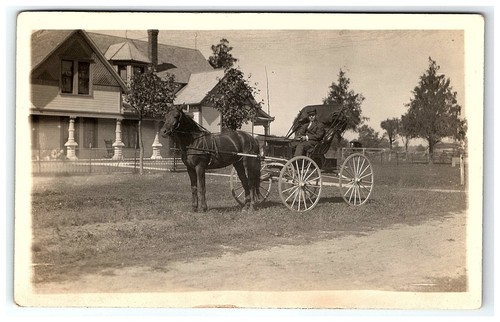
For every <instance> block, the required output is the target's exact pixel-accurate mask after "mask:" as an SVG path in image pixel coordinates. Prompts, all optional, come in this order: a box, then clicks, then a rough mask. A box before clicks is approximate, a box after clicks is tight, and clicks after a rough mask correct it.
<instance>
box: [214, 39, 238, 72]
mask: <svg viewBox="0 0 500 322" xmlns="http://www.w3.org/2000/svg"><path fill="white" fill-rule="evenodd" d="M211 48H212V52H213V55H212V56H210V57H209V58H208V63H209V64H210V65H211V66H212V67H213V68H216V69H217V68H224V69H229V68H232V67H233V65H234V63H236V62H237V61H238V59H236V58H234V57H233V55H232V54H231V53H230V51H231V50H233V47H231V46H229V41H228V40H227V39H225V38H222V39H221V40H220V43H219V44H217V45H212V47H211Z"/></svg>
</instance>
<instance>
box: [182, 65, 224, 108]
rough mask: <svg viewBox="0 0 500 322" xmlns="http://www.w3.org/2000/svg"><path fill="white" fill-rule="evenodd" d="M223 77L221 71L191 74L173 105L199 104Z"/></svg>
mask: <svg viewBox="0 0 500 322" xmlns="http://www.w3.org/2000/svg"><path fill="white" fill-rule="evenodd" d="M223 77H224V70H223V69H216V70H212V71H210V72H203V73H196V74H191V77H190V78H189V82H188V84H187V85H186V86H185V87H184V88H182V89H181V90H180V91H179V93H177V97H176V98H175V101H174V104H177V105H180V104H200V103H201V101H202V100H203V99H204V98H205V97H206V96H207V94H208V93H209V92H210V91H211V90H212V89H213V88H214V87H215V86H216V85H217V84H218V83H219V81H220V80H221V79H222V78H223Z"/></svg>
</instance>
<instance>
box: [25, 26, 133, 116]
mask: <svg viewBox="0 0 500 322" xmlns="http://www.w3.org/2000/svg"><path fill="white" fill-rule="evenodd" d="M40 42H42V44H40ZM45 42H47V43H49V44H51V45H53V46H55V47H54V48H53V49H52V50H49V49H48V48H47V46H45V45H44V43H45ZM36 49H39V50H40V51H41V52H42V53H43V55H41V54H38V53H35V52H33V54H32V63H34V64H36V65H34V66H32V72H31V102H32V108H33V109H34V110H33V113H41V112H43V113H53V114H54V115H59V113H62V114H66V115H68V114H72V115H75V114H77V115H86V114H96V113H98V114H102V115H103V116H104V115H105V114H107V115H108V117H114V116H116V115H119V114H120V113H121V104H120V101H121V93H122V92H123V91H125V90H126V89H127V87H126V85H125V83H123V81H122V80H121V79H120V77H119V76H118V74H117V73H116V72H115V71H114V69H113V67H112V66H111V65H110V64H109V63H108V62H107V61H106V59H105V58H104V56H103V55H102V53H100V52H99V50H98V49H97V47H96V46H95V44H93V42H92V40H91V39H90V38H88V36H86V33H85V32H84V31H82V30H77V31H73V32H69V33H68V32H64V31H43V32H42V33H41V35H40V36H37V34H36V33H35V34H34V35H33V37H32V51H34V50H36ZM64 66H66V67H64ZM68 66H70V67H68ZM64 68H66V69H67V68H69V69H67V70H69V71H71V70H72V71H73V74H72V75H71V76H69V77H70V78H69V79H71V81H70V82H67V81H66V83H64V84H68V83H69V84H71V83H72V84H73V87H71V88H73V89H71V88H70V90H69V91H67V88H66V87H64V88H63V87H62V84H63V81H64V77H63V70H64ZM78 75H80V76H78ZM82 75H83V76H82ZM81 77H83V78H81ZM66 79H68V77H66ZM82 80H83V83H82Z"/></svg>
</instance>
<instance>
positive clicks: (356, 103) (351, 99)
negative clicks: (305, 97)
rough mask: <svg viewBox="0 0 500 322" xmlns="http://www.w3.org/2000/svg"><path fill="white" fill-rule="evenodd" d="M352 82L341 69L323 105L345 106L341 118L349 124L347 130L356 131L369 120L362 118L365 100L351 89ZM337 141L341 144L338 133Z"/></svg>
mask: <svg viewBox="0 0 500 322" xmlns="http://www.w3.org/2000/svg"><path fill="white" fill-rule="evenodd" d="M350 83H351V80H350V79H349V78H347V77H346V75H345V73H344V71H343V70H342V69H341V70H340V72H339V75H338V80H337V83H335V82H333V83H332V84H331V85H330V87H329V92H328V96H327V97H326V98H324V99H323V104H338V105H341V106H343V109H342V115H341V117H342V118H343V119H344V121H345V122H346V124H347V127H346V130H352V131H356V130H357V128H358V126H359V125H360V124H361V122H362V121H363V120H367V118H365V117H363V116H362V113H361V104H362V103H363V101H364V100H365V98H364V97H363V95H362V94H359V93H355V92H354V91H353V90H351V89H349V85H350ZM338 134H339V135H338V136H337V141H338V142H340V139H341V137H340V135H341V134H342V133H338Z"/></svg>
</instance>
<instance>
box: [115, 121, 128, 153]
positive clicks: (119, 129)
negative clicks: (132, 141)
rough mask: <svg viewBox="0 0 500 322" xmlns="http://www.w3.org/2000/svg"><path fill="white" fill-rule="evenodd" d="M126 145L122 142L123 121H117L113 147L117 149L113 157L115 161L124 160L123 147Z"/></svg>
mask: <svg viewBox="0 0 500 322" xmlns="http://www.w3.org/2000/svg"><path fill="white" fill-rule="evenodd" d="M124 146H125V144H124V143H123V142H122V121H121V120H116V130H115V143H113V147H114V148H115V153H114V155H113V158H112V159H113V160H121V159H123V147H124Z"/></svg>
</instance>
